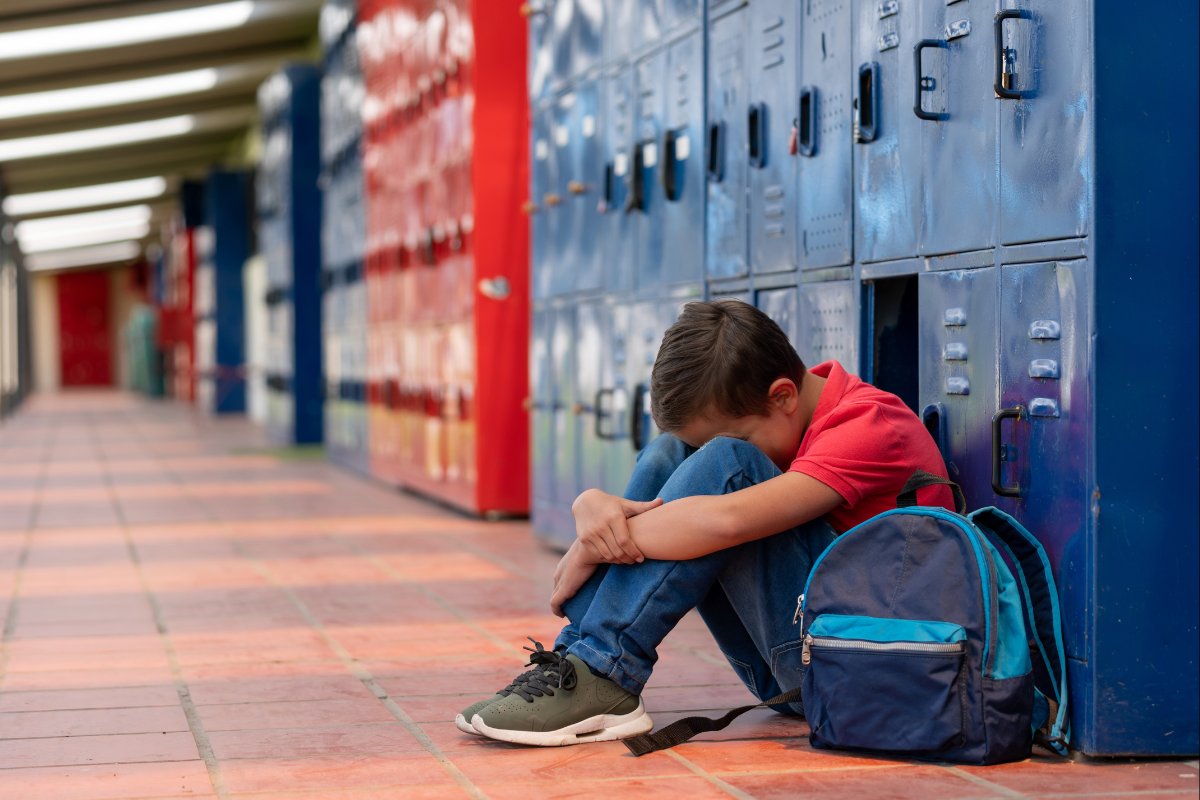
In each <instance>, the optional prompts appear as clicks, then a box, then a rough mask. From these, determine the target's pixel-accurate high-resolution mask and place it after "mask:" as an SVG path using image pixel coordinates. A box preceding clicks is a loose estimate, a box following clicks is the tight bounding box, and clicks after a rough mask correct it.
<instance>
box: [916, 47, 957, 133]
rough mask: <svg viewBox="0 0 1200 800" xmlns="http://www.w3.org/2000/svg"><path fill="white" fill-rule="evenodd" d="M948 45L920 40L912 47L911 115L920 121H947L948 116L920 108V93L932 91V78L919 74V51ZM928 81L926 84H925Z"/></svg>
mask: <svg viewBox="0 0 1200 800" xmlns="http://www.w3.org/2000/svg"><path fill="white" fill-rule="evenodd" d="M949 46H950V45H949V44H948V43H947V42H944V41H942V40H941V39H922V40H921V41H919V42H917V43H916V45H914V46H913V113H914V114H916V115H917V116H918V117H919V118H920V119H927V120H933V121H934V122H937V121H938V120H943V119H949V118H950V115H949V114H941V113H938V112H936V111H926V110H925V109H923V108H921V92H925V91H931V90H932V89H933V85H934V84H933V78H928V79H927V78H926V77H925V76H924V75H922V74H921V51H922V50H924V49H925V48H927V47H946V48H948V47H949ZM926 81H928V83H927V82H926Z"/></svg>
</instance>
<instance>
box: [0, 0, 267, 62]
mask: <svg viewBox="0 0 1200 800" xmlns="http://www.w3.org/2000/svg"><path fill="white" fill-rule="evenodd" d="M253 14H254V3H253V2H251V0H236V2H232V3H218V4H216V5H208V6H201V7H199V8H185V9H182V10H179V11H165V12H162V13H159V14H143V15H141V16H137V17H118V18H116V19H104V20H98V21H96V22H80V23H76V24H74V25H56V26H54V27H50V28H31V29H29V30H23V31H10V32H8V33H0V61H11V60H15V59H18V58H34V57H37V56H49V55H56V54H59V53H75V52H79V51H81V50H99V49H102V48H105V47H119V46H121V45H130V44H139V43H141V42H152V41H155V40H158V39H174V38H177V37H180V36H196V35H198V34H201V33H212V32H213V31H221V30H226V29H229V28H236V27H239V26H241V25H244V24H245V23H246V21H247V20H249V19H250V17H251V16H252V15H253Z"/></svg>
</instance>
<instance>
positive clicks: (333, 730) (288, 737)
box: [209, 721, 424, 760]
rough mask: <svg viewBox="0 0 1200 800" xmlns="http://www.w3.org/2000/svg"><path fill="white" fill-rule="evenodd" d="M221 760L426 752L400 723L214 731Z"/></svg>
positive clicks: (216, 749) (212, 739)
mask: <svg viewBox="0 0 1200 800" xmlns="http://www.w3.org/2000/svg"><path fill="white" fill-rule="evenodd" d="M209 740H210V741H211V742H212V746H213V750H214V752H215V753H216V755H217V758H219V759H222V760H227V759H234V758H303V757H316V756H330V755H354V754H356V753H357V754H361V753H399V752H408V751H411V752H418V751H419V752H424V751H423V750H422V748H421V745H420V743H419V742H418V741H417V740H416V739H414V738H413V736H412V734H410V733H409V732H408V731H407V730H406V729H405V728H404V726H403V725H401V724H400V723H398V722H394V721H393V722H391V723H389V724H374V725H332V726H328V727H323V728H282V729H275V730H245V731H213V732H212V733H210V734H209Z"/></svg>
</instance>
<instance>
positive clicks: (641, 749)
mask: <svg viewBox="0 0 1200 800" xmlns="http://www.w3.org/2000/svg"><path fill="white" fill-rule="evenodd" d="M799 702H800V689H798V688H797V689H792V690H791V691H790V692H784V693H783V694H781V695H779V696H778V697H772V698H771V699H770V700H764V701H762V702H761V703H758V704H756V705H752V706H742V707H741V708H735V709H734V710H733V711H730V712H729V713H728V714H726V715H725V716H723V717H719V718H717V719H713V718H712V717H684V718H683V719H677V720H675V721H674V722H672V723H671V724H670V725H668V726H667V727H665V728H663V729H662V730H658V731H655V732H654V733H643V734H642V735H641V736H634V737H633V738H632V739H623V740H622V741H623V742H624V743H625V746H626V747H628V748H629V752H631V753H633V754H634V755H635V756H644V755H646V754H647V753H653V752H655V751H658V750H666V749H667V748H668V747H674V746H675V745H677V744H683V743H684V742H686V741H687V740H688V739H691V738H692V737H693V736H696V735H698V734H701V733H711V732H712V731H720V730H724V729H725V728H727V727H729V723H731V722H733V721H734V720H735V719H737V718H738V717H740V716H741V715H742V714H745V713H746V712H747V711H751V710H753V709H755V708H762V707H763V706H777V705H780V704H782V703H799Z"/></svg>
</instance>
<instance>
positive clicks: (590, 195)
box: [564, 80, 605, 291]
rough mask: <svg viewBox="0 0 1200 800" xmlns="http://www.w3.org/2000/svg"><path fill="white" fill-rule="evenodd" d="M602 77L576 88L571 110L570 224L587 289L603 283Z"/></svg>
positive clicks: (578, 280)
mask: <svg viewBox="0 0 1200 800" xmlns="http://www.w3.org/2000/svg"><path fill="white" fill-rule="evenodd" d="M600 88H601V82H600V81H599V80H592V81H587V82H585V83H582V84H580V85H579V87H578V88H577V89H576V90H575V92H574V94H575V104H574V108H573V109H572V113H571V122H570V128H571V131H570V136H571V144H570V150H571V154H572V157H571V169H570V170H569V171H568V173H567V174H566V175H565V179H566V189H567V194H566V195H565V199H564V202H565V203H566V204H568V205H569V208H570V211H569V214H570V220H571V222H570V224H569V227H570V228H571V230H573V231H574V232H575V234H574V238H575V246H574V250H575V269H574V273H575V287H574V288H575V289H576V290H580V291H587V290H591V289H599V288H600V287H601V286H602V285H603V281H604V273H603V263H604V262H603V260H602V256H603V253H602V251H601V247H600V235H599V234H600V226H601V222H602V219H603V218H602V217H600V216H599V208H600V203H601V202H602V201H603V195H602V192H603V188H604V174H605V173H604V153H603V152H602V143H601V137H600V135H599V131H598V125H599V120H600Z"/></svg>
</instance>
